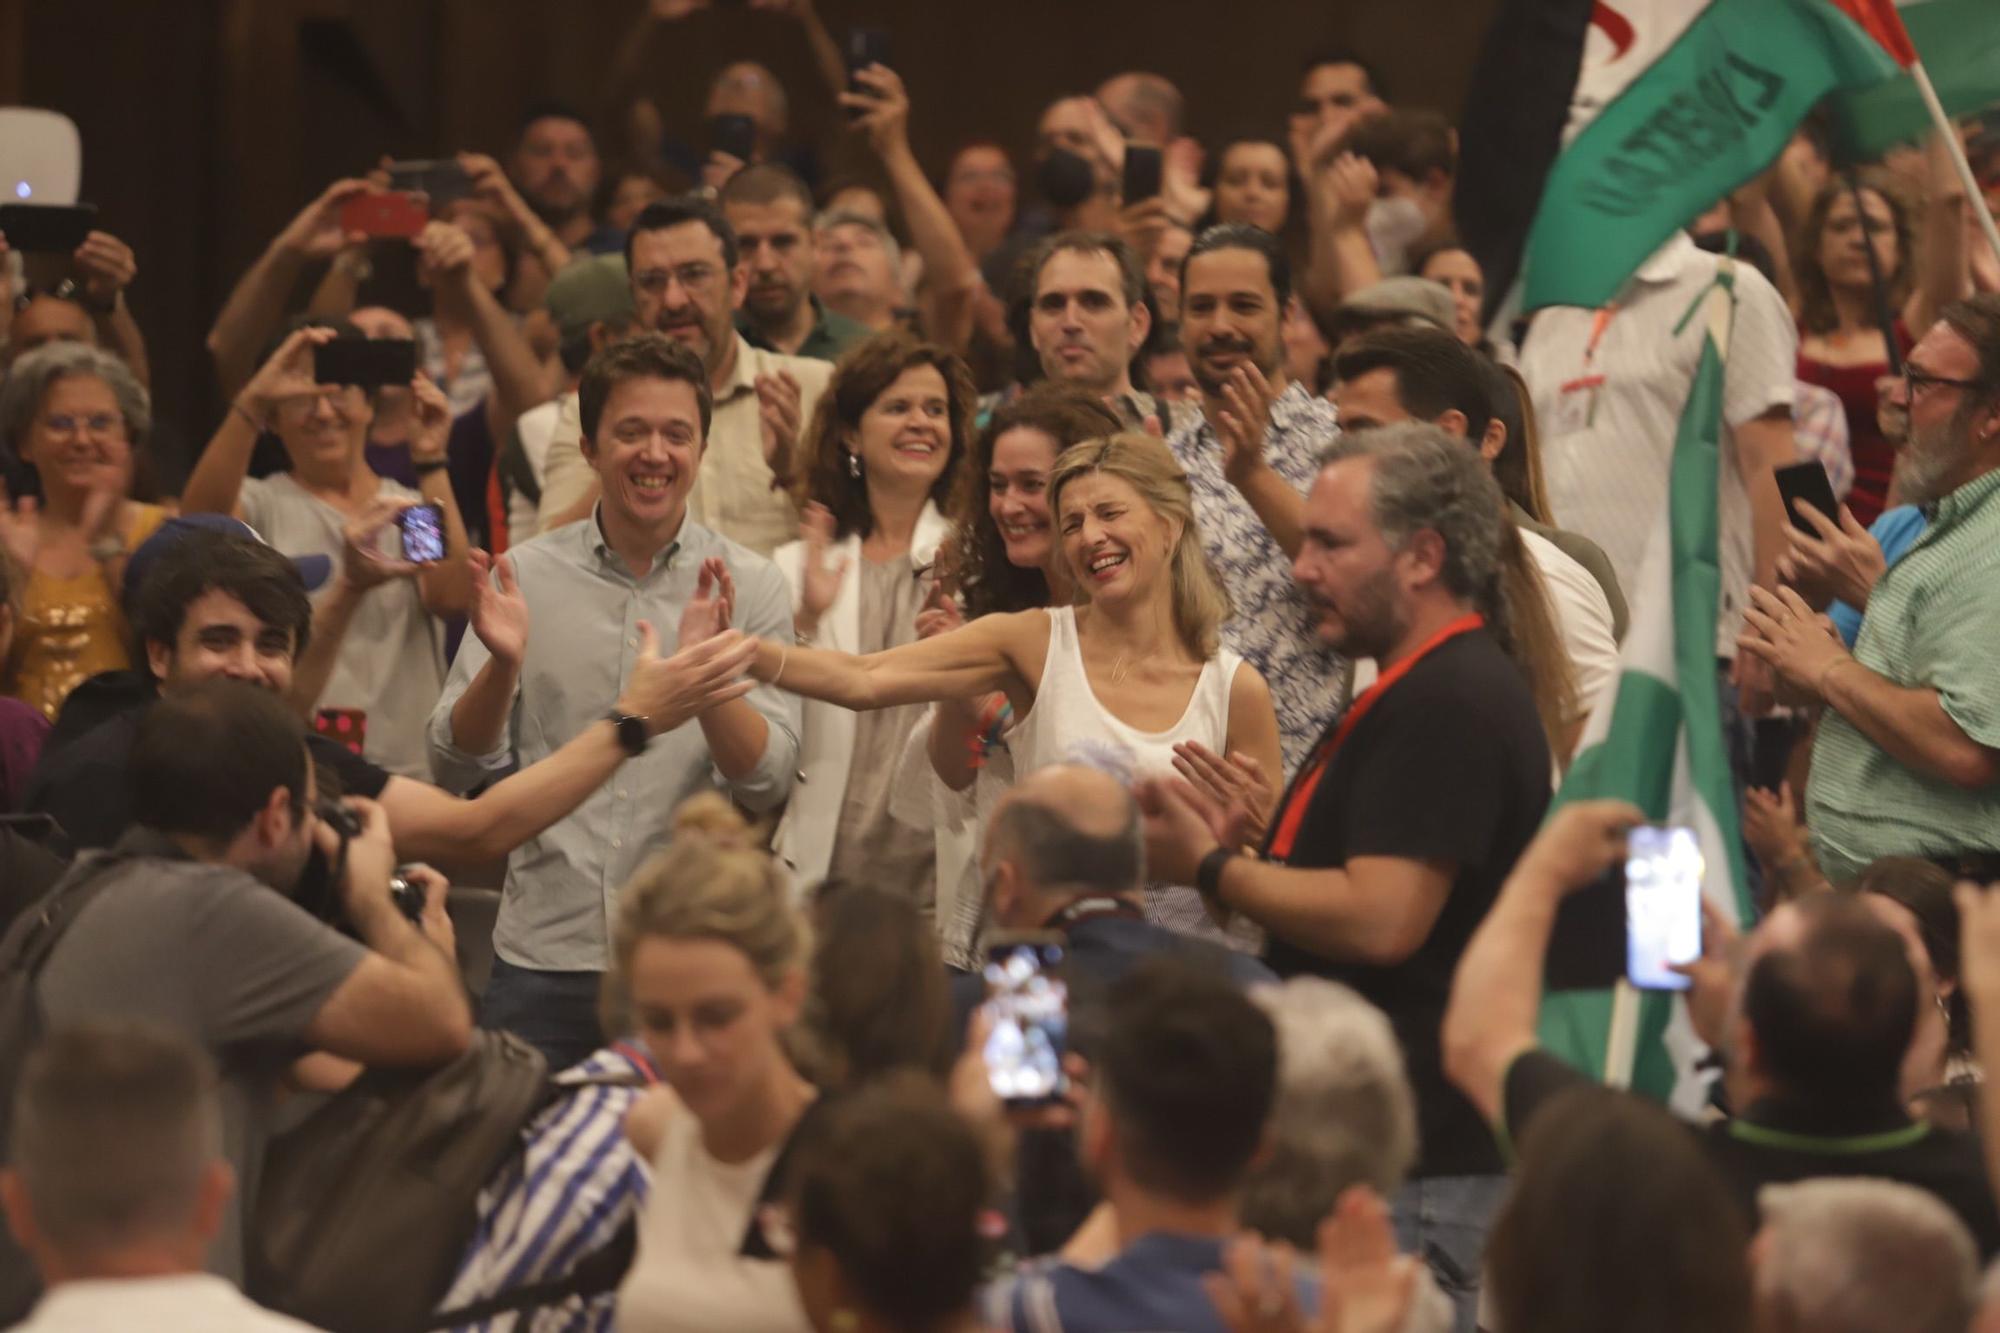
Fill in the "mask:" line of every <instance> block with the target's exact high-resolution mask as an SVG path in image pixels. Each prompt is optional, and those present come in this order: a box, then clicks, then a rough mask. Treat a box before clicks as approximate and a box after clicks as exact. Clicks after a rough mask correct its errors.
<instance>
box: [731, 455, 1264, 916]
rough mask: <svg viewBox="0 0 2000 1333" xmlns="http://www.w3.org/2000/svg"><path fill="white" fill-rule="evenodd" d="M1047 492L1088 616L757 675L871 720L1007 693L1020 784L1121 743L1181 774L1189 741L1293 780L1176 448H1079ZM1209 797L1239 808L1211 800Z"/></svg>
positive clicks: (1060, 614) (976, 624)
mask: <svg viewBox="0 0 2000 1333" xmlns="http://www.w3.org/2000/svg"><path fill="white" fill-rule="evenodd" d="M1049 490H1050V507H1051V508H1052V509H1053V510H1054V512H1055V515H1056V521H1057V530H1058V534H1059V536H1058V540H1059V543H1060V548H1061V552H1062V556H1063V560H1064V563H1065V565H1066V567H1067V568H1068V570H1069V573H1070V576H1071V578H1072V580H1073V582H1074V584H1075V586H1076V588H1077V590H1078V597H1079V602H1080V604H1079V605H1077V606H1074V607H1059V608H1054V609H1049V610H1040V609H1038V610H1031V611H1022V612H1018V613H1013V614H1000V615H990V616H983V617H981V618H980V619H978V620H975V621H973V622H972V623H971V624H968V625H966V626H964V627H962V628H960V629H956V630H953V631H951V632H950V633H948V634H941V635H938V636H937V637H935V638H931V639H923V640H920V641H918V642H916V643H911V644H904V645H902V646H900V647H896V648H891V649H888V650H887V651H885V652H879V653H869V654H866V655H855V654H852V653H838V652H830V651H827V650H824V649H816V648H801V647H798V646H795V645H791V644H782V643H772V642H766V643H764V644H763V645H761V646H760V647H759V649H758V652H757V656H756V660H755V662H754V663H753V665H752V668H751V674H752V675H754V676H756V677H757V679H759V680H763V681H767V682H770V683H772V684H775V685H777V686H779V687H780V688H783V689H788V690H791V691H793V692H795V693H798V694H801V695H804V696H806V697H807V698H811V699H821V700H824V701H826V702H828V703H834V704H839V705H841V706H842V707H846V708H853V709H857V710H861V709H873V708H887V707H893V706H895V705H898V704H907V703H918V702H935V701H938V700H943V699H965V698H974V697H977V696H979V695H982V694H986V693H989V692H991V691H994V690H1000V691H1004V692H1005V693H1006V695H1007V698H1008V701H1009V702H1010V703H1011V704H1012V705H1013V708H1014V714H1015V716H1016V717H1018V718H1020V719H1021V721H1020V722H1019V723H1018V724H1017V725H1016V730H1015V734H1016V736H1018V737H1020V738H1021V739H1020V741H1019V742H1017V743H1016V746H1015V749H1016V753H1015V771H1016V773H1017V775H1018V774H1022V773H1026V772H1027V771H1029V769H1030V768H1032V767H1039V766H1041V765H1043V764H1048V763H1055V762H1058V761H1060V760H1062V759H1064V758H1066V757H1068V756H1069V755H1070V753H1071V751H1072V749H1073V748H1074V746H1075V744H1076V743H1077V742H1084V743H1085V744H1086V746H1088V745H1089V744H1090V743H1091V742H1095V743H1096V745H1097V746H1100V747H1101V746H1104V745H1106V744H1107V743H1111V742H1115V743H1116V744H1118V745H1119V746H1120V747H1122V749H1123V750H1124V751H1125V752H1127V753H1129V754H1130V755H1131V756H1132V761H1133V766H1134V768H1135V770H1137V771H1138V772H1141V773H1146V774H1152V773H1155V772H1160V771H1164V770H1165V768H1167V767H1168V766H1171V765H1173V761H1174V758H1175V754H1174V748H1175V746H1176V744H1185V743H1186V742H1189V741H1192V742H1194V743H1196V744H1199V745H1201V746H1202V747H1204V748H1205V749H1207V750H1211V751H1214V752H1217V753H1221V754H1224V755H1234V756H1239V757H1241V758H1242V760H1243V761H1244V762H1245V764H1246V765H1247V766H1248V767H1249V768H1251V769H1253V770H1260V771H1261V773H1262V774H1267V775H1276V774H1278V773H1279V772H1281V771H1282V768H1281V764H1280V760H1279V751H1278V720H1277V716H1276V714H1275V713H1274V712H1273V710H1272V707H1271V693H1270V690H1269V689H1268V688H1267V687H1266V686H1265V683H1264V680H1263V677H1261V676H1259V675H1258V674H1257V671H1256V669H1255V668H1253V667H1251V666H1250V665H1248V664H1247V663H1243V662H1240V661H1238V660H1236V659H1235V658H1234V656H1233V655H1231V656H1230V657H1229V658H1227V659H1225V658H1224V657H1223V656H1222V655H1221V649H1220V646H1219V643H1218V637H1217V632H1216V631H1217V627H1218V626H1219V625H1220V623H1221V621H1222V618H1223V616H1224V615H1226V614H1227V612H1228V601H1227V599H1226V597H1225V596H1224V594H1223V592H1222V590H1221V587H1220V585H1219V584H1217V582H1216V580H1215V576H1214V574H1213V573H1212V572H1211V571H1210V569H1209V567H1208V562H1207V559H1206V557H1205V556H1204V555H1203V554H1202V547H1201V539H1200V535H1199V534H1198V533H1197V532H1196V531H1195V530H1194V517H1193V509H1192V505H1191V503H1190V500H1189V496H1188V487H1187V479H1186V477H1185V475H1184V474H1183V473H1182V472H1181V469H1180V465H1179V464H1178V463H1176V462H1175V461H1174V458H1173V455H1172V454H1171V453H1169V452H1168V450H1167V448H1166V446H1165V445H1164V444H1162V443H1161V442H1160V441H1159V440H1158V439H1156V438H1154V437H1153V436H1151V435H1141V434H1121V435H1114V436H1112V437H1110V438H1108V439H1104V440H1098V441H1094V442H1092V443H1089V444H1083V445H1078V446H1076V447H1075V448H1073V449H1070V450H1069V451H1067V452H1066V453H1064V454H1063V455H1062V457H1061V459H1060V461H1059V462H1058V463H1057V465H1056V469H1055V471H1054V472H1053V473H1052V474H1051V476H1050V479H1049ZM725 595H726V594H725ZM1030 755H1031V756H1032V758H1030V757H1029V756H1030ZM1229 768H1230V766H1229V765H1209V766H1200V767H1193V768H1183V771H1184V772H1189V773H1191V775H1193V776H1195V777H1196V778H1197V779H1198V780H1202V781H1203V782H1205V783H1208V782H1212V779H1211V778H1207V777H1205V776H1204V775H1207V774H1213V773H1215V772H1216V771H1218V770H1220V771H1228V770H1229ZM1248 789H1249V790H1253V791H1255V792H1256V800H1257V803H1258V804H1259V805H1260V806H1261V807H1262V811H1263V813H1265V814H1267V815H1268V813H1269V809H1270V806H1271V804H1273V803H1274V802H1275V799H1276V792H1275V791H1274V790H1272V789H1271V788H1270V786H1269V784H1268V783H1266V784H1263V785H1262V786H1259V785H1257V784H1256V783H1254V782H1253V783H1250V784H1248ZM1209 794H1210V795H1213V796H1217V797H1226V796H1230V795H1236V794H1239V793H1238V792H1237V791H1235V790H1232V791H1228V792H1224V791H1220V790H1217V789H1215V788H1214V787H1213V786H1210V791H1209ZM1195 916H1196V917H1198V916H1199V912H1198V910H1197V911H1196V912H1195Z"/></svg>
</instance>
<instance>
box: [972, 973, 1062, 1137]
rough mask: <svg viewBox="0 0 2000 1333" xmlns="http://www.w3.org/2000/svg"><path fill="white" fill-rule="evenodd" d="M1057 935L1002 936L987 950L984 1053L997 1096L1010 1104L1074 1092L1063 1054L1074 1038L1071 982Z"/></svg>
mask: <svg viewBox="0 0 2000 1333" xmlns="http://www.w3.org/2000/svg"><path fill="white" fill-rule="evenodd" d="M1062 961H1063V946H1062V943H1061V940H1060V938H1059V937H1057V936H1055V935H1039V934H1038V935H1017V936H1012V937H1005V938H1001V939H997V940H995V941H994V942H993V945H992V947H991V948H990V949H988V951H987V954H986V967H985V972H984V975H985V979H986V995H987V999H986V1006H985V1009H986V1014H987V1016H988V1017H989V1018H990V1019H991V1020H992V1026H991V1028H990V1029H989V1031H988V1032H987V1036H986V1046H985V1049H984V1050H983V1052H982V1054H983V1055H984V1056H985V1060H986V1076H987V1079H988V1081H989V1082H990V1083H991V1085H992V1088H993V1095H994V1096H996V1097H998V1098H999V1099H1000V1100H1001V1101H1002V1102H1004V1103H1006V1104H1007V1105H1008V1106H1043V1105H1047V1104H1049V1103H1051V1102H1057V1101H1061V1100H1062V1098H1063V1096H1064V1095H1065V1094H1066V1093H1067V1092H1068V1090H1069V1081H1068V1079H1067V1077H1066V1076H1065V1075H1064V1073H1063V1052H1064V1049H1065V1048H1066V1046H1067V1044H1068V1041H1069V985H1068V983H1067V982H1066V981H1064V980H1063V977H1062V973H1061V968H1062Z"/></svg>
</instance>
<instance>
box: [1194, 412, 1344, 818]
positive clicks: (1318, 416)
mask: <svg viewBox="0 0 2000 1333" xmlns="http://www.w3.org/2000/svg"><path fill="white" fill-rule="evenodd" d="M1339 433H1340V428H1339V427H1338V426H1337V425H1335V424H1334V413H1333V404H1331V403H1329V402H1327V401H1326V400H1325V399H1323V398H1319V397H1316V396H1315V395H1313V394H1311V393H1308V392H1306V390H1305V389H1304V388H1303V387H1302V386H1301V385H1299V384H1297V383H1293V384H1291V385H1288V386H1287V387H1286V389H1285V391H1284V393H1282V394H1281V395H1279V397H1278V401H1277V402H1276V403H1274V404H1272V406H1271V429H1270V430H1269V431H1268V432H1267V433H1266V435H1265V437H1264V457H1265V459H1266V461H1267V462H1269V463H1270V465H1271V470H1272V471H1274V472H1276V473H1277V474H1278V475H1279V476H1281V477H1283V478H1284V479H1285V480H1286V481H1288V482H1290V483H1291V484H1292V485H1293V486H1295V487H1297V488H1298V490H1299V491H1300V493H1301V494H1303V493H1304V492H1305V490H1306V489H1307V488H1308V487H1309V486H1311V485H1312V480H1313V477H1314V476H1316V475H1317V474H1318V472H1319V455H1320V451H1321V450H1323V449H1325V448H1326V446H1327V445H1329V444H1331V443H1333V438H1334V436H1336V435H1338V434H1339ZM1167 447H1168V448H1170V449H1172V450H1173V451H1174V457H1176V458H1178V459H1179V460H1180V463H1181V466H1182V467H1183V468H1186V469H1187V474H1188V484H1189V486H1190V487H1191V488H1192V489H1193V491H1194V517H1195V522H1196V524H1198V525H1199V526H1200V528H1201V544H1202V546H1203V548H1204V549H1205V550H1206V551H1207V552H1208V560H1209V563H1210V564H1212V565H1214V566H1215V572H1216V574H1217V576H1218V577H1220V578H1221V580H1222V586H1223V587H1224V588H1226V589H1227V590H1228V592H1229V600H1230V603H1231V604H1232V605H1233V606H1234V607H1235V614H1233V615H1231V616H1230V618H1229V619H1228V620H1225V621H1224V622H1223V623H1222V642H1223V645H1224V646H1225V647H1227V648H1231V649H1234V650H1235V651H1236V652H1238V653H1240V654H1241V655H1242V656H1243V657H1244V658H1246V659H1247V660H1248V661H1249V662H1250V664H1251V665H1252V666H1254V667H1256V668H1257V670H1258V671H1259V672H1260V673H1261V674H1262V675H1263V677H1264V681H1265V683H1266V684H1267V685H1269V686H1270V687H1271V702H1272V703H1273V704H1274V705H1276V707H1277V711H1278V743H1279V745H1280V746H1281V747H1282V748H1283V750H1284V755H1285V777H1286V778H1287V779H1289V778H1290V777H1291V775H1292V774H1293V773H1296V772H1297V771H1298V767H1299V764H1300V762H1301V761H1303V760H1304V759H1305V757H1306V753H1307V751H1309V750H1310V749H1311V748H1312V746H1313V743H1314V742H1315V741H1317V740H1318V739H1319V737H1320V734H1321V733H1322V732H1324V731H1325V730H1326V729H1327V727H1328V726H1330V725H1331V724H1332V722H1333V720H1334V719H1335V718H1336V717H1338V716H1339V715H1340V712H1341V710H1342V709H1343V708H1345V707H1347V688H1348V681H1349V679H1350V675H1349V671H1348V664H1347V663H1346V662H1345V661H1343V660H1342V659H1341V657H1340V656H1339V654H1337V653H1335V652H1334V651H1333V650H1331V649H1329V648H1325V647H1323V646H1321V644H1320V642H1319V639H1318V637H1317V636H1316V635H1315V634H1314V632H1313V624H1314V617H1313V614H1312V611H1311V609H1310V608H1309V607H1308V606H1307V604H1306V600H1305V597H1304V595H1303V594H1301V593H1300V591H1299V588H1298V585H1297V584H1296V583H1294V582H1293V581H1292V561H1291V558H1290V557H1289V556H1287V555H1286V554H1285V552H1284V549H1283V548H1282V547H1280V546H1279V545H1278V543H1277V541H1276V539H1274V538H1273V537H1272V536H1271V533H1270V531H1269V530H1268V529H1267V528H1265V526H1264V520H1262V519H1260V518H1258V517H1257V511H1256V510H1254V509H1252V508H1251V507H1250V502H1249V501H1248V500H1246V499H1244V498H1243V493H1242V492H1241V491H1239V490H1237V489H1236V488H1235V487H1234V486H1231V485H1230V484H1229V482H1228V480H1227V479H1226V478H1224V476H1223V475H1222V443H1221V441H1220V440H1218V439H1217V438H1216V436H1215V428H1214V427H1213V426H1211V425H1209V424H1208V418H1207V417H1206V416H1205V415H1203V414H1202V413H1199V412H1197V413H1194V414H1192V415H1191V416H1190V418H1189V419H1188V420H1187V421H1185V422H1183V423H1182V424H1181V426H1180V428H1179V429H1177V430H1175V431H1174V433H1173V434H1172V436H1170V437H1169V438H1168V440H1167Z"/></svg>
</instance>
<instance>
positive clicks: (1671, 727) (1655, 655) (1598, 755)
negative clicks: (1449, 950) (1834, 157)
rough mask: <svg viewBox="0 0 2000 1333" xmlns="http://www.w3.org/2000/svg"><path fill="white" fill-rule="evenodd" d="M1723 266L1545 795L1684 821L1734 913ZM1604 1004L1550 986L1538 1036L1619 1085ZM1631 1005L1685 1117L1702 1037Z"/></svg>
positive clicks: (1645, 1044)
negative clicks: (1612, 682)
mask: <svg viewBox="0 0 2000 1333" xmlns="http://www.w3.org/2000/svg"><path fill="white" fill-rule="evenodd" d="M1734 269H1735V264H1734V262H1733V261H1725V262H1724V263H1723V264H1722V265H1721V272H1720V274H1719V276H1718V277H1717V280H1716V283H1715V285H1714V286H1713V287H1711V288H1710V289H1709V290H1708V291H1707V292H1705V293H1704V294H1703V295H1702V297H1701V299H1700V300H1699V301H1698V302H1697V303H1696V305H1695V306H1694V307H1693V308H1692V309H1691V310H1690V311H1689V312H1688V316H1687V317H1688V318H1689V319H1692V320H1696V321H1700V322H1701V323H1702V324H1704V325H1705V326H1706V330H1707V332H1706V336H1705V338H1704V339H1703V344H1702V350H1701V364H1700V368H1699V369H1698V370H1697V371H1696V373H1695V378H1694V386H1693V388H1692V390H1691V391H1690V392H1689V394H1688V399H1687V406H1686V407H1685V409H1684V410H1683V411H1682V413H1681V420H1680V429H1679V431H1678V433H1677V434H1676V435H1675V437H1674V452H1673V460H1672V462H1671V464H1670V469H1671V472H1670V482H1669V489H1668V505H1667V512H1666V513H1664V514H1661V515H1660V516H1659V520H1658V522H1657V523H1656V525H1655V527H1654V531H1653V534H1652V538H1651V540H1650V541H1649V543H1648V544H1647V547H1646V557H1645V560H1644V561H1643V562H1642V564H1641V565H1640V571H1639V584H1638V586H1637V587H1635V588H1628V589H1627V590H1626V591H1627V595H1628V596H1629V598H1630V599H1631V603H1632V607H1633V610H1634V612H1635V614H1634V616H1633V620H1632V627H1631V629H1630V630H1629V631H1628V632H1627V634H1626V636H1625V646H1624V650H1623V652H1622V654H1621V661H1620V668H1619V677H1618V687H1617V689H1616V690H1614V691H1610V692H1608V693H1607V696H1606V698H1605V699H1603V700H1602V701H1600V703H1599V704H1598V706H1597V709H1596V711H1595V712H1594V713H1593V714H1592V715H1591V719H1590V723H1589V725H1588V726H1587V727H1586V728H1585V731H1584V736H1583V741H1582V743H1581V745H1580V746H1579V749H1578V753H1577V757H1576V762H1575V763H1574V764H1572V765H1571V767H1570V770H1569V774H1568V776H1567V777H1566V778H1565V780H1564V781H1563V784H1562V787H1561V788H1560V789H1559V790H1558V791H1557V792H1556V796H1555V800H1554V802H1553V805H1555V806H1559V805H1562V804H1563V803H1565V802H1568V801H1581V800H1590V799H1596V798H1605V797H1615V798H1617V799H1620V800H1626V801H1630V802H1632V803H1633V804H1634V805H1636V806H1638V807H1639V808H1640V809H1641V810H1643V811H1645V813H1646V818H1647V819H1648V820H1650V821H1653V822H1655V823H1664V824H1683V825H1687V826H1690V827H1692V828H1693V829H1694V830H1695V832H1696V835H1697V836H1698V838H1699V840H1700V843H1701V850H1702V859H1703V861H1704V863H1705V871H1704V877H1703V885H1704V892H1705V894H1706V895H1707V897H1708V899H1709V900H1710V902H1712V903H1713V904H1714V905H1715V906H1716V907H1717V908H1718V909H1719V910H1720V911H1721V912H1722V913H1723V915H1724V916H1725V917H1726V918H1728V919H1730V920H1732V921H1738V922H1741V921H1745V920H1748V919H1749V916H1750V908H1751V904H1750V902H1749V899H1748V897H1747V896H1746V894H1745V892H1744V873H1743V872H1744V866H1743V844H1742V839H1741V838H1740V836H1739V835H1738V822H1737V811H1736V802H1735V796H1734V793H1733V789H1732V787H1731V785H1730V776H1729V755H1728V751H1727V748H1726V747H1725V744H1724V741H1723V733H1722V717H1721V708H1722V705H1721V701H1720V700H1719V699H1718V697H1717V695H1716V682H1715V618H1716V610H1717V603H1718V600H1719V599H1720V597H1721V591H1722V572H1721V567H1720V565H1719V564H1718V560H1717V554H1716V552H1717V530H1718V526H1719V523H1718V518H1717V506H1716V493H1717V487H1718V485H1719V484H1720V479H1721V472H1722V453H1721V443H1720V441H1721V435H1722V373H1723V365H1724V364H1725V362H1726V360H1727V358H1728V355H1729V333H1730V324H1731V319H1732V317H1733V313H1734V307H1735V297H1734V292H1733V289H1732V281H1733V272H1734ZM1613 1002H1614V993H1613V992H1611V991H1597V992H1591V991H1562V992H1556V993H1554V994H1551V995H1550V996H1548V998H1547V999H1546V1000H1545V1002H1544V1003H1543V1005H1542V1015H1541V1039H1542V1045H1543V1046H1544V1048H1545V1049H1547V1050H1548V1051H1550V1052H1551V1053H1552V1054H1554V1055H1556V1056H1558V1057H1560V1058H1561V1059H1563V1060H1564V1061H1566V1062H1567V1063H1569V1064H1571V1065H1573V1066H1575V1067H1576V1068H1578V1069H1581V1070H1584V1071H1586V1072H1589V1073H1591V1074H1593V1075H1595V1076H1597V1077H1598V1078H1599V1079H1607V1078H1608V1079H1610V1080H1611V1081H1613V1082H1622V1081H1623V1077H1624V1072H1625V1071H1624V1070H1623V1069H1622V1068H1618V1067H1610V1068H1608V1067H1607V1063H1606V1053H1607V1045H1608V1043H1609V1042H1610V1040H1611V1034H1612V1029H1613V1022H1612V1010H1613ZM1627 1002H1629V993H1628V1000H1627ZM1638 1004H1639V1021H1638V1023H1637V1027H1636V1033H1634V1034H1633V1038H1632V1039H1633V1041H1634V1046H1633V1048H1632V1057H1631V1079H1630V1086H1631V1087H1632V1088H1634V1089H1635V1090H1637V1091H1640V1092H1644V1093H1646V1094H1648V1095H1649V1096H1653V1097H1655V1098H1657V1099H1659V1100H1661V1101H1667V1102H1670V1103H1672V1104H1673V1105H1674V1106H1675V1107H1676V1108H1677V1109H1681V1110H1685V1111H1687V1112H1688V1113H1690V1114H1692V1113H1693V1111H1695V1110H1696V1109H1698V1108H1699V1105H1700V1102H1701V1099H1702V1095H1703V1090H1702V1087H1701V1085H1700V1083H1699V1082H1698V1081H1697V1080H1696V1078H1695V1077H1694V1072H1693V1071H1694V1064H1695V1061H1696V1059H1697V1058H1698V1057H1699V1055H1700V1051H1701V1047H1700V1043H1699V1041H1698V1040H1697V1039H1696V1038H1695V1036H1694V1033H1693V1031H1692V1029H1691V1028H1690V1027H1689V1025H1688V1019H1687V1014H1686V1009H1685V1006H1684V1005H1683V1004H1682V1002H1681V1000H1680V997H1679V996H1677V995H1674V994H1672V993H1668V992H1658V991H1655V992H1649V993H1646V994H1644V995H1643V996H1641V997H1639V999H1638ZM1612 1063H1613V1065H1622V1064H1623V1063H1624V1061H1623V1059H1622V1057H1620V1058H1614V1060H1613V1062H1612Z"/></svg>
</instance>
